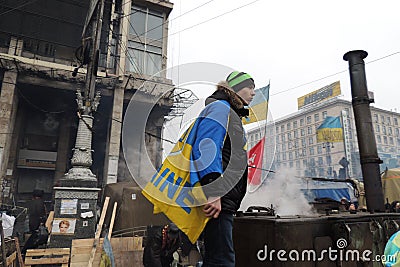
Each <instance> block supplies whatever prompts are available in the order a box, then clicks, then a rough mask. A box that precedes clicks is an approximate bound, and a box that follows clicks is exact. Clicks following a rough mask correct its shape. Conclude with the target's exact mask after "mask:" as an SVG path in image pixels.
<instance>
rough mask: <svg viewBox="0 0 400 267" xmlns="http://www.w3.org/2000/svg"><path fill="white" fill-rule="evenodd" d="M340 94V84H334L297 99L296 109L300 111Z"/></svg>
mask: <svg viewBox="0 0 400 267" xmlns="http://www.w3.org/2000/svg"><path fill="white" fill-rule="evenodd" d="M340 94H341V90H340V82H339V81H337V82H334V83H332V84H330V85H327V86H324V87H322V88H320V89H318V90H315V91H313V92H311V93H309V94H306V95H304V96H301V97H299V98H297V107H298V109H301V108H303V107H305V106H307V105H309V104H313V103H317V102H320V101H322V100H326V99H329V98H332V97H335V96H338V95H340Z"/></svg>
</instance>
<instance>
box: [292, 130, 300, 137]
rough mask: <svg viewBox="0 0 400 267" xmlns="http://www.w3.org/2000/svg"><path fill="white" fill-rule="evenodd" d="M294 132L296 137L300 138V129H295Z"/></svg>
mask: <svg viewBox="0 0 400 267" xmlns="http://www.w3.org/2000/svg"><path fill="white" fill-rule="evenodd" d="M293 133H294V134H293V136H294V138H299V131H298V130H294V132H293Z"/></svg>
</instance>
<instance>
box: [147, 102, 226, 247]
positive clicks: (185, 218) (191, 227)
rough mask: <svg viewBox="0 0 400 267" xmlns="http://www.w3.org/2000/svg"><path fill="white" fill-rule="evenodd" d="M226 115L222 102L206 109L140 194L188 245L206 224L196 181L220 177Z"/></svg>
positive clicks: (204, 200) (202, 197)
mask: <svg viewBox="0 0 400 267" xmlns="http://www.w3.org/2000/svg"><path fill="white" fill-rule="evenodd" d="M229 114H230V106H229V103H228V102H226V101H214V102H212V103H210V104H209V105H207V106H206V107H205V108H204V109H203V111H202V112H201V113H200V115H199V117H198V118H197V119H196V120H195V121H194V122H193V123H192V124H191V125H190V127H189V128H188V129H187V130H186V131H185V133H184V134H183V135H182V136H181V138H180V139H179V140H178V142H177V143H176V145H175V146H174V148H173V149H172V151H171V153H170V154H169V155H168V157H167V158H166V159H165V160H164V162H163V163H162V165H161V167H160V168H159V169H158V170H157V172H156V173H155V174H154V176H153V177H152V178H151V180H150V181H149V182H148V183H147V185H146V186H145V188H144V189H143V191H142V193H143V195H144V196H145V197H146V198H147V199H148V200H149V201H150V202H151V203H153V205H154V213H158V212H163V213H164V214H165V215H166V216H167V217H168V218H169V219H170V220H171V221H172V222H174V223H175V224H176V225H177V226H178V227H179V228H180V229H181V230H182V231H183V232H184V233H185V234H186V235H187V236H188V238H189V239H190V241H191V242H192V243H194V242H195V241H196V240H197V239H198V237H199V235H200V234H201V232H202V231H203V229H204V227H205V225H206V223H207V221H208V220H209V218H208V217H206V216H205V214H204V212H203V210H202V208H203V207H202V205H203V204H205V203H206V200H207V199H206V196H205V195H204V192H203V190H202V188H201V186H200V179H201V177H204V176H205V175H206V174H209V173H212V172H217V173H221V174H222V173H223V165H222V148H223V145H224V140H225V137H226V134H227V125H228V121H229Z"/></svg>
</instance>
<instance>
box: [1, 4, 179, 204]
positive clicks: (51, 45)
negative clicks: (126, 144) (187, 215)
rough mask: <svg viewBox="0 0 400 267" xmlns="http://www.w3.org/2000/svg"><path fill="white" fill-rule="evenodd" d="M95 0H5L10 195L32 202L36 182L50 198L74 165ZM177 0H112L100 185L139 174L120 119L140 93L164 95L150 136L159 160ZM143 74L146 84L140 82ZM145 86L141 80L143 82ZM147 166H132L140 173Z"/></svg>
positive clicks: (5, 186)
mask: <svg viewBox="0 0 400 267" xmlns="http://www.w3.org/2000/svg"><path fill="white" fill-rule="evenodd" d="M90 3H91V1H89V0H86V1H76V0H39V1H34V2H29V3H25V2H24V1H19V0H18V1H15V0H6V1H2V2H1V3H0V14H1V16H0V83H1V95H0V107H1V108H0V129H1V130H0V179H1V181H0V182H1V185H2V187H1V190H2V193H1V196H2V198H1V201H2V203H16V204H18V205H21V206H24V203H26V201H29V199H30V198H31V193H32V191H33V190H34V189H41V190H43V191H44V193H45V200H46V201H47V202H48V203H51V200H52V198H53V195H54V190H53V188H54V186H57V185H58V184H59V181H60V179H62V178H63V177H64V175H65V173H66V172H68V170H69V169H70V168H71V162H70V161H71V157H72V154H73V149H74V144H75V139H76V135H77V127H78V120H79V118H78V116H77V94H76V93H77V90H78V89H79V90H84V86H85V72H86V70H85V67H84V66H83V67H81V68H79V70H78V72H77V75H75V76H73V75H72V74H73V72H74V70H75V69H76V68H77V67H79V65H80V64H81V61H82V60H83V57H84V53H83V52H82V51H83V50H84V49H83V48H82V47H81V46H82V42H81V35H82V30H83V26H84V24H85V17H86V14H87V12H88V10H89V6H90ZM171 10H172V3H170V2H169V1H156V0H138V1H129V0H116V1H105V6H104V17H103V27H102V34H101V44H100V56H99V64H98V66H99V67H98V77H97V80H96V89H97V90H100V91H101V99H100V104H99V106H98V108H97V112H96V113H95V114H94V122H93V127H92V128H91V130H92V133H93V142H92V149H93V153H92V155H93V164H92V167H91V170H92V172H93V174H95V175H96V177H97V180H98V187H99V188H103V187H104V186H105V185H106V184H109V183H115V182H120V181H133V177H132V173H131V172H130V171H129V170H128V168H127V164H126V162H125V159H124V154H123V149H122V145H121V144H122V138H121V136H122V134H121V133H122V127H123V126H122V122H123V118H124V113H125V111H126V108H127V106H128V104H129V102H130V100H131V98H132V96H133V95H134V94H135V95H138V94H139V96H140V97H135V99H136V101H138V103H133V104H134V105H141V104H143V103H141V102H146V101H148V100H147V99H148V98H152V97H153V98H154V97H156V98H159V101H158V103H157V104H158V105H156V106H155V107H154V108H153V109H152V112H151V113H150V115H149V117H148V120H147V124H146V128H145V129H144V130H143V136H132V137H131V138H132V141H134V140H135V139H137V138H144V139H145V144H146V146H145V148H142V149H146V150H147V154H148V155H149V158H150V159H151V162H152V163H153V164H154V166H159V165H160V163H161V152H160V151H161V133H162V127H163V124H164V116H165V115H167V114H168V112H169V111H170V108H171V106H172V104H173V103H172V102H173V100H172V98H171V97H170V96H171V94H172V89H173V85H172V82H171V80H169V79H167V78H166V76H165V72H161V73H160V71H161V70H162V69H165V68H166V64H167V62H166V60H167V56H166V55H167V36H168V23H166V22H167V19H168V16H169V14H170V12H171ZM144 82H145V86H144V87H143V88H141V87H142V85H143V83H144ZM139 88H141V89H140V90H139ZM140 168H144V166H140V165H137V168H136V169H134V170H131V171H135V172H137V173H140Z"/></svg>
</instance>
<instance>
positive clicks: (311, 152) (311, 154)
mask: <svg viewBox="0 0 400 267" xmlns="http://www.w3.org/2000/svg"><path fill="white" fill-rule="evenodd" d="M309 151H310V156H313V155H314V148H313V147H310V149H309Z"/></svg>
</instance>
